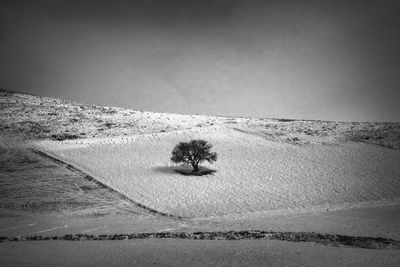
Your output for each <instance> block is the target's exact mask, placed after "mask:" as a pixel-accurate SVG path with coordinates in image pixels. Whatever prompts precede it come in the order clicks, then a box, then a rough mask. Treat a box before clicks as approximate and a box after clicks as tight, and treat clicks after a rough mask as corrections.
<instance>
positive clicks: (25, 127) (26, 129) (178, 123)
mask: <svg viewBox="0 0 400 267" xmlns="http://www.w3.org/2000/svg"><path fill="white" fill-rule="evenodd" d="M221 125H223V126H228V127H231V128H237V129H239V130H242V131H245V132H248V133H252V134H255V135H259V136H263V137H265V138H267V139H269V140H272V141H282V142H287V143H294V144H310V143H338V142H343V141H349V140H352V141H361V142H366V143H372V144H378V145H382V146H386V147H389V148H394V149H400V123H399V122H396V123H394V122H392V123H374V122H335V121H309V120H288V119H267V118H231V117H217V116H201V115H179V114H167V113H153V112H144V111H135V110H131V109H123V108H116V107H105V106H99V105H91V104H82V103H76V102H71V101H66V100H61V99H55V98H49V97H40V96H32V95H26V94H20V93H13V92H9V91H4V90H0V134H2V135H5V136H11V137H13V138H14V139H15V138H19V139H23V140H27V139H28V140H32V139H33V140H38V139H41V140H43V139H48V140H68V139H86V138H93V137H116V136H130V135H137V134H148V133H159V132H169V131H176V130H188V129H194V128H202V127H209V126H221Z"/></svg>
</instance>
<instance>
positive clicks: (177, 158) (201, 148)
mask: <svg viewBox="0 0 400 267" xmlns="http://www.w3.org/2000/svg"><path fill="white" fill-rule="evenodd" d="M212 147H213V146H212V145H211V144H210V143H208V142H207V141H205V140H191V141H190V142H180V143H179V144H177V145H176V146H175V148H174V150H173V151H172V157H171V161H172V162H174V163H186V164H190V165H192V167H193V172H198V171H199V164H200V163H202V162H204V161H207V162H209V163H213V162H214V161H216V160H217V153H215V152H211V151H210V150H211V148H212Z"/></svg>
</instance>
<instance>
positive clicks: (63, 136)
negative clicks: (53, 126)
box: [51, 133, 79, 141]
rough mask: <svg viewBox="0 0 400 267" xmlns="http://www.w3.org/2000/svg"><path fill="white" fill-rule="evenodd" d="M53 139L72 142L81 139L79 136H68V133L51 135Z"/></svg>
mask: <svg viewBox="0 0 400 267" xmlns="http://www.w3.org/2000/svg"><path fill="white" fill-rule="evenodd" d="M51 137H52V138H53V139H55V140H57V141H64V140H72V139H78V138H79V136H78V135H76V134H68V133H60V134H53V135H51Z"/></svg>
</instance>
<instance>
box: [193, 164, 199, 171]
mask: <svg viewBox="0 0 400 267" xmlns="http://www.w3.org/2000/svg"><path fill="white" fill-rule="evenodd" d="M192 166H193V172H198V171H199V164H192Z"/></svg>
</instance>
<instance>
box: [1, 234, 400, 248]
mask: <svg viewBox="0 0 400 267" xmlns="http://www.w3.org/2000/svg"><path fill="white" fill-rule="evenodd" d="M149 238H175V239H189V240H245V239H246V240H256V239H264V240H265V239H266V240H281V241H290V242H312V243H318V244H324V245H330V246H349V247H358V248H365V249H400V241H399V240H394V239H389V238H382V237H364V236H345V235H333V234H319V233H313V232H311V233H307V232H271V231H269V232H268V231H229V232H194V233H189V232H188V233H185V232H181V233H177V232H161V233H137V234H108V235H87V234H74V235H71V234H70V235H64V236H25V237H0V242H13V241H45V240H66V241H91V240H93V241H94V240H97V241H101V240H134V239H149Z"/></svg>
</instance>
